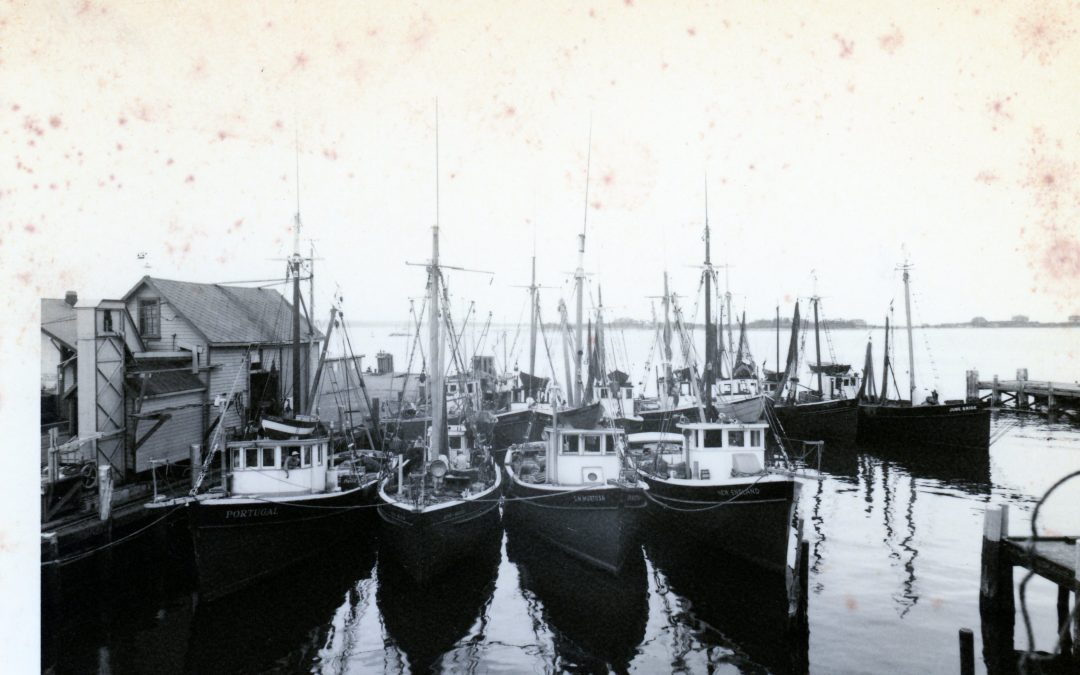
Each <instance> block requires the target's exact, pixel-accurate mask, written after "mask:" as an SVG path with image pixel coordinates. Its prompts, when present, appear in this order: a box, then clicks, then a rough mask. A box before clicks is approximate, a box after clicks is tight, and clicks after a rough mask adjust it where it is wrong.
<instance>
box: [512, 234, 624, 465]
mask: <svg viewBox="0 0 1080 675" xmlns="http://www.w3.org/2000/svg"><path fill="white" fill-rule="evenodd" d="M584 250H585V238H584V235H581V249H580V251H579V253H581V254H583V253H584ZM578 271H579V272H580V275H581V278H584V271H582V270H581V269H580V265H579V270H578ZM540 288H541V287H540V286H538V285H537V283H536V256H535V255H534V256H533V258H532V280H531V282H530V284H529V286H528V289H529V306H530V312H529V371H528V372H520V371H519V372H518V373H517V374H516V376H515V377H514V378H513V381H512V382H511V383H510V388H509V392H508V393H509V394H510V396H509V399H510V400H509V401H508V402H507V403H506V405H504V406H501V407H500V408H499V409H498V410H495V411H493V412H494V414H495V419H496V421H495V428H494V429H493V431H492V445H493V447H494V448H495V449H496V450H502V449H503V448H506V447H508V446H510V445H514V444H516V443H527V442H530V441H539V440H540V439H541V435H542V434H543V431H544V428H545V427H546V426H549V425H550V424H551V422H552V417H553V414H554V412H555V411H556V410H557V412H558V415H559V418H560V419H562V423H563V424H567V425H570V426H574V427H578V428H582V429H591V428H593V427H595V426H596V425H597V424H598V423H599V421H600V417H601V415H602V413H603V410H602V409H601V406H600V405H598V404H595V403H585V404H576V405H575V404H574V403H573V401H574V397H573V394H572V393H571V394H570V395H569V396H568V400H567V401H565V402H564V401H561V400H558V399H556V398H550V399H549V397H548V388H547V384H548V379H547V378H544V377H538V376H537V375H536V335H537V330H538V324H540V296H539V290H540ZM579 293H580V291H579ZM579 303H580V299H579ZM563 309H564V307H563V306H560V310H563ZM579 321H580V318H579ZM578 339H579V340H580V331H579V336H578ZM549 356H550V355H549ZM578 358H579V359H580V353H579V355H578ZM568 376H569V375H568ZM568 403H569V405H567V404H568Z"/></svg>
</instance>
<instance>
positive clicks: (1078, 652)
mask: <svg viewBox="0 0 1080 675" xmlns="http://www.w3.org/2000/svg"><path fill="white" fill-rule="evenodd" d="M1073 608H1074V610H1075V611H1074V613H1073V625H1072V631H1073V635H1072V656H1073V659H1074V660H1076V661H1080V541H1076V542H1074V543H1073ZM1062 651H1064V647H1063V648H1062Z"/></svg>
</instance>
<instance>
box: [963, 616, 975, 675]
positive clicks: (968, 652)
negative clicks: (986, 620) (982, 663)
mask: <svg viewBox="0 0 1080 675" xmlns="http://www.w3.org/2000/svg"><path fill="white" fill-rule="evenodd" d="M960 675H975V633H973V632H971V629H970V628H961V629H960Z"/></svg>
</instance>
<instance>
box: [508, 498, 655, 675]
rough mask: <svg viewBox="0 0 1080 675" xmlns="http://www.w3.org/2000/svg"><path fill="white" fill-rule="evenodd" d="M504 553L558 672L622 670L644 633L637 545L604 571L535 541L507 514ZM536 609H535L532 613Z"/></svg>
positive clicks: (645, 603) (643, 580) (645, 605)
mask: <svg viewBox="0 0 1080 675" xmlns="http://www.w3.org/2000/svg"><path fill="white" fill-rule="evenodd" d="M506 554H507V557H508V558H509V560H510V562H512V563H514V565H516V566H517V572H518V580H519V583H520V585H521V590H522V591H523V592H524V593H523V595H525V597H529V596H530V595H531V596H535V598H536V599H537V600H538V601H539V602H535V603H532V602H530V603H529V604H530V614H531V616H530V618H531V619H532V620H533V621H534V622H537V623H543V624H545V625H546V626H547V628H548V629H549V631H550V633H551V635H552V643H553V644H552V647H553V649H554V652H555V653H554V656H555V662H554V663H553V664H551V665H550V666H549V668H550V669H552V670H554V671H557V672H603V673H608V672H615V673H623V672H627V670H628V669H629V667H630V663H631V661H633V659H634V657H635V656H637V653H638V651H637V650H638V647H639V645H640V644H641V641H642V640H643V639H644V637H645V627H646V624H647V623H648V618H649V592H648V589H649V582H648V577H647V570H646V567H645V560H644V557H643V555H642V552H641V546H640V545H635V546H634V547H633V549H632V550H631V551H630V552H629V554H628V555H627V558H626V560H625V561H624V563H623V567H622V569H621V570H620V571H619V573H618V574H614V575H613V574H609V573H607V572H604V571H602V570H599V569H596V568H594V567H592V566H590V565H587V564H585V563H583V562H580V561H578V560H574V559H572V558H570V557H569V556H567V555H565V554H563V553H562V552H560V551H552V550H551V547H549V546H547V545H546V544H545V543H544V542H543V541H537V538H536V537H535V536H534V535H533V531H532V529H531V528H530V527H528V526H527V525H526V524H522V523H518V522H517V521H516V520H515V519H513V518H507V524H506ZM534 612H535V613H534Z"/></svg>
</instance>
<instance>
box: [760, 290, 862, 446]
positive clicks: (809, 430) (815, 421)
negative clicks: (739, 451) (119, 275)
mask: <svg viewBox="0 0 1080 675" xmlns="http://www.w3.org/2000/svg"><path fill="white" fill-rule="evenodd" d="M819 300H820V298H818V297H817V296H816V295H815V296H814V297H813V298H811V301H812V302H813V303H814V348H815V353H816V355H817V358H816V361H815V362H814V363H812V364H810V372H811V376H812V377H816V379H817V387H816V388H815V389H808V388H805V387H803V388H802V389H800V387H801V384H800V382H799V379H798V377H797V370H798V363H799V358H798V345H797V336H798V332H799V303H798V302H796V303H795V314H794V318H793V319H792V321H791V342H790V344H789V345H788V362H787V368H786V369H785V370H784V371H783V373H782V374H781V377H780V379H779V382H778V383H777V391H776V392H775V393H774V394H773V395H772V398H771V399H770V401H772V402H773V403H774V405H773V406H772V412H773V414H774V415H775V416H776V419H777V421H779V423H780V426H781V427H783V430H784V434H785V435H786V436H788V437H789V438H795V439H799V440H805V441H836V442H839V443H848V444H849V443H852V442H854V440H855V429H856V423H857V419H858V407H859V396H858V391H861V389H860V388H859V375H858V373H853V372H852V370H851V366H849V365H847V364H840V363H822V362H821V341H820V338H819V334H820V329H819V326H818V303H819ZM777 326H778V328H779V324H778V325H777ZM826 330H828V327H826ZM777 357H778V358H779V350H778V351H777ZM825 382H828V386H827V387H826V386H825V385H824V383H825ZM785 385H786V387H785Z"/></svg>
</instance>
